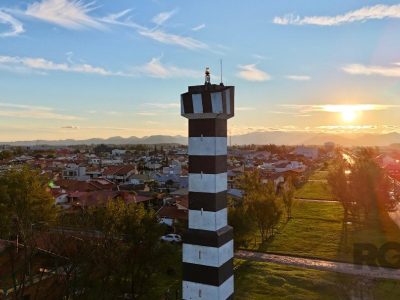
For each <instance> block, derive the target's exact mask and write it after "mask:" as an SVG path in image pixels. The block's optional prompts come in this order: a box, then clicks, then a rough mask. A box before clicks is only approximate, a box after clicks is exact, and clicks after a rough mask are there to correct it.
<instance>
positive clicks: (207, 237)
mask: <svg viewBox="0 0 400 300" xmlns="http://www.w3.org/2000/svg"><path fill="white" fill-rule="evenodd" d="M232 239H233V228H232V227H231V226H229V225H227V226H225V227H222V228H221V229H219V230H217V231H209V230H201V229H190V228H189V229H188V230H187V231H186V232H185V233H184V234H183V242H184V243H185V244H191V245H199V246H206V247H214V248H219V247H221V246H223V245H225V244H226V243H228V242H229V241H231V240H232Z"/></svg>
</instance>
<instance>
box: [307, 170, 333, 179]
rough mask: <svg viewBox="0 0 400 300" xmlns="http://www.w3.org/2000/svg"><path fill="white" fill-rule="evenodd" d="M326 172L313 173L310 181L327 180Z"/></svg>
mask: <svg viewBox="0 0 400 300" xmlns="http://www.w3.org/2000/svg"><path fill="white" fill-rule="evenodd" d="M328 174H329V172H328V171H315V172H314V173H313V174H312V175H311V176H310V178H309V179H310V180H327V179H328Z"/></svg>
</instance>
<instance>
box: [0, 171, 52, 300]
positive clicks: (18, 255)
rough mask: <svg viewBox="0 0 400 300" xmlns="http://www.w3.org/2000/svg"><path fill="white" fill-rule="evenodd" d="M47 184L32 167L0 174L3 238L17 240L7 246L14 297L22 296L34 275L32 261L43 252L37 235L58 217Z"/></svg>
mask: <svg viewBox="0 0 400 300" xmlns="http://www.w3.org/2000/svg"><path fill="white" fill-rule="evenodd" d="M46 186H47V181H46V180H45V179H44V178H43V177H40V176H39V173H38V172H37V171H35V170H32V169H30V168H29V167H24V168H22V169H12V170H10V171H7V172H5V173H4V174H3V175H2V176H1V177H0V216H1V218H0V238H1V239H5V240H14V241H16V247H14V246H12V247H9V248H8V249H7V251H8V254H9V262H10V265H11V277H12V281H13V295H14V297H15V299H19V298H21V297H23V295H24V290H25V287H26V283H27V281H28V279H30V280H31V281H32V278H33V276H34V275H35V270H34V268H33V266H34V263H33V262H34V260H35V259H36V257H37V255H38V253H39V252H40V251H39V249H38V245H37V237H38V236H40V234H41V232H43V230H44V229H45V228H46V227H47V226H48V225H49V224H51V223H53V222H54V220H55V218H56V209H55V208H54V200H53V198H52V197H51V195H50V194H49V193H48V192H47V190H46ZM10 245H13V243H10Z"/></svg>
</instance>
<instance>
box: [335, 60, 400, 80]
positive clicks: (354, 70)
mask: <svg viewBox="0 0 400 300" xmlns="http://www.w3.org/2000/svg"><path fill="white" fill-rule="evenodd" d="M393 65H394V66H393V67H383V66H366V65H361V64H351V65H347V66H344V67H343V68H342V70H343V71H344V72H346V73H349V74H352V75H368V76H370V75H377V76H385V77H400V64H399V63H394V64H393Z"/></svg>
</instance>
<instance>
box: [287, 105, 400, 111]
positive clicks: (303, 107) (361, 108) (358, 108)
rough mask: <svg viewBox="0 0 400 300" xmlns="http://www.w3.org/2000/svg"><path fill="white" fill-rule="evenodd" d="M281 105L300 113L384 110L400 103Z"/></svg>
mask: <svg viewBox="0 0 400 300" xmlns="http://www.w3.org/2000/svg"><path fill="white" fill-rule="evenodd" d="M281 107H284V108H287V109H291V110H296V111H300V113H309V112H344V111H354V112H362V111H382V110H388V109H393V108H400V105H393V104H322V105H312V104H310V105H309V104H283V105H281Z"/></svg>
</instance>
